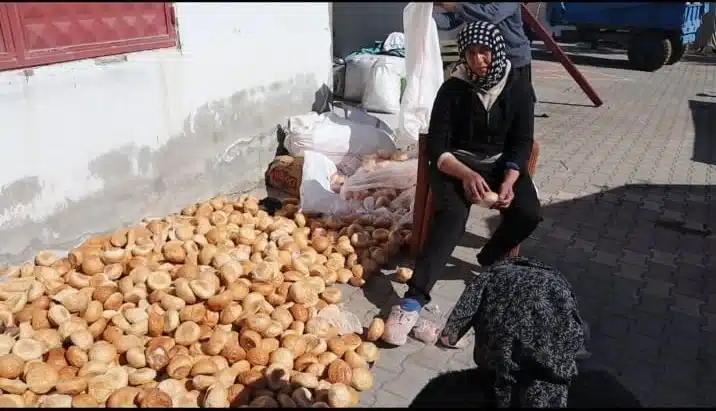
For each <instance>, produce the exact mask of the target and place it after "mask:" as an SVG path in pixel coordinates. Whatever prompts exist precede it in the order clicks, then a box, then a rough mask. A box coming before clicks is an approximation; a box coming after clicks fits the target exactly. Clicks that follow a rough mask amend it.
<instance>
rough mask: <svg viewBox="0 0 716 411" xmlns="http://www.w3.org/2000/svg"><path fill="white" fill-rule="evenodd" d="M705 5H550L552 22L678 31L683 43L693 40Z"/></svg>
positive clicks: (618, 28)
mask: <svg viewBox="0 0 716 411" xmlns="http://www.w3.org/2000/svg"><path fill="white" fill-rule="evenodd" d="M706 10H708V4H707V3H702V2H690V3H688V2H687V3H675V2H669V3H641V2H634V3H607V2H596V3H572V2H559V3H552V4H550V5H549V8H548V10H547V19H548V21H549V22H550V24H551V25H553V26H557V25H568V26H577V27H579V28H592V29H599V30H620V31H622V30H625V31H632V30H661V31H669V32H680V33H681V41H682V44H689V43H693V42H694V41H695V40H696V32H697V30H698V29H699V27H700V26H701V17H702V16H703V14H705V13H706Z"/></svg>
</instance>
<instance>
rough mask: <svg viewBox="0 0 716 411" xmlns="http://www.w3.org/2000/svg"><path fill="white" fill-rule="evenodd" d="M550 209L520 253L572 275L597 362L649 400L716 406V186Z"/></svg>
mask: <svg viewBox="0 0 716 411" xmlns="http://www.w3.org/2000/svg"><path fill="white" fill-rule="evenodd" d="M713 115H714V114H712V116H713ZM711 124H712V125H713V123H711ZM711 130H716V129H715V128H711ZM712 134H713V133H712ZM543 216H544V221H543V222H542V223H541V225H540V226H539V227H538V228H537V230H536V231H535V232H534V233H533V234H532V235H531V236H530V238H528V239H527V240H525V241H524V242H523V244H522V247H521V254H522V255H523V256H525V257H528V258H534V259H536V260H538V261H541V262H543V263H545V264H548V265H551V266H553V267H555V268H557V269H559V270H560V271H561V272H562V273H563V274H564V275H565V277H566V278H567V279H568V280H569V281H570V283H571V285H572V288H573V290H574V292H575V295H576V296H577V299H578V302H579V310H580V314H581V315H582V317H583V318H584V320H585V321H586V322H587V323H588V324H589V325H590V329H591V339H590V341H589V343H588V346H587V349H588V350H589V351H590V352H591V353H592V360H591V361H593V362H594V363H595V364H598V365H599V366H601V367H603V368H605V369H608V370H610V371H611V372H613V373H614V374H615V375H617V376H618V378H619V380H620V382H621V383H622V384H624V385H625V386H626V387H628V388H629V389H631V390H633V391H634V392H635V394H636V395H637V396H638V397H639V398H640V399H641V401H643V402H644V403H646V404H645V406H714V405H716V392H714V390H713V388H712V387H713V384H714V381H716V351H714V350H713V344H714V342H715V341H716V332H714V329H713V327H709V326H708V324H710V323H709V322H708V321H707V318H708V316H710V315H713V313H714V310H716V308H715V307H714V306H713V305H712V302H713V295H716V258H715V257H716V237H715V236H714V235H713V233H714V232H715V231H716V230H715V228H716V227H715V226H716V223H715V222H716V186H713V185H649V184H633V185H626V186H621V187H617V188H613V189H609V190H606V191H603V192H600V193H597V194H594V195H589V196H585V197H580V198H575V199H572V200H566V201H560V202H555V203H551V204H547V205H544V207H543ZM490 219H492V220H498V219H499V217H498V216H494V217H493V216H490V217H488V221H489V220H490ZM686 301H688V303H687V302H686ZM709 301H711V302H709ZM666 370H679V371H678V372H676V371H673V372H670V371H666ZM656 375H659V377H655V376H656Z"/></svg>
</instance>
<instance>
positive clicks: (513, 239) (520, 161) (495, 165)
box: [383, 22, 540, 345]
mask: <svg viewBox="0 0 716 411" xmlns="http://www.w3.org/2000/svg"><path fill="white" fill-rule="evenodd" d="M457 45H458V51H459V53H460V55H461V63H460V64H459V65H458V67H457V69H456V71H455V72H454V74H453V75H452V77H451V78H449V79H448V80H446V81H445V83H444V84H443V85H442V87H440V90H439V91H438V94H437V96H436V98H435V103H434V104H433V109H432V114H431V118H430V127H429V131H428V135H429V137H428V153H429V161H430V171H429V184H430V189H431V190H432V195H433V201H434V203H435V214H434V215H433V216H432V222H431V225H430V232H429V235H428V237H427V239H426V242H425V245H424V248H423V250H422V251H421V253H420V255H419V256H418V258H417V261H416V267H415V272H414V274H413V277H412V279H411V280H410V282H409V283H408V285H409V287H410V288H409V289H408V291H407V292H406V294H405V296H404V297H405V298H404V299H403V300H402V301H401V303H400V304H399V305H396V306H395V307H392V309H391V313H390V316H389V317H388V320H387V322H386V331H385V333H384V335H383V340H385V342H387V343H389V344H393V345H402V344H405V342H406V340H407V336H408V333H409V332H410V330H411V329H412V328H413V327H414V326H415V324H416V322H417V320H418V317H419V314H418V313H419V311H420V309H421V307H422V306H423V305H425V304H426V303H427V302H428V301H429V300H430V290H431V289H432V287H433V285H434V284H435V282H436V281H437V280H438V279H439V278H440V275H441V273H442V271H443V269H444V267H445V264H446V263H447V261H448V258H449V257H450V254H452V252H453V250H454V249H455V246H457V245H458V244H459V242H460V239H461V238H462V235H463V233H464V232H465V225H466V224H467V219H468V215H469V213H470V206H472V204H473V203H475V202H477V201H479V200H481V199H482V198H483V197H485V195H486V193H488V192H493V190H494V192H496V193H497V194H498V195H499V197H498V201H497V203H496V204H495V206H494V207H495V208H498V209H499V210H500V212H501V213H502V216H503V219H502V223H501V224H500V226H499V228H498V229H497V230H496V231H495V233H494V235H493V236H492V238H491V239H490V240H489V242H488V243H487V244H486V245H485V246H484V247H483V249H482V251H481V252H480V253H479V254H478V256H477V260H478V262H479V263H480V265H482V266H488V265H491V264H493V263H495V262H496V261H499V260H501V259H503V258H504V257H506V256H507V254H508V253H509V251H510V250H511V249H512V248H514V247H515V246H517V245H518V244H520V243H521V242H522V241H523V240H524V239H525V238H527V236H529V235H530V233H532V231H534V229H535V228H536V227H537V224H538V223H539V221H540V202H539V199H538V198H537V192H536V191H535V188H534V185H533V184H532V180H531V179H530V177H529V175H528V174H527V162H528V160H529V157H530V153H531V150H532V141H533V131H534V100H533V95H532V89H531V86H530V84H529V83H527V82H523V81H519V79H518V77H517V76H515V75H514V71H513V70H511V67H510V62H509V61H508V59H507V56H506V54H505V41H504V40H503V38H502V35H501V34H500V31H499V30H498V29H497V27H495V26H494V25H493V24H490V23H487V22H475V23H469V24H467V25H465V27H463V29H462V30H461V31H460V34H459V35H458V38H457Z"/></svg>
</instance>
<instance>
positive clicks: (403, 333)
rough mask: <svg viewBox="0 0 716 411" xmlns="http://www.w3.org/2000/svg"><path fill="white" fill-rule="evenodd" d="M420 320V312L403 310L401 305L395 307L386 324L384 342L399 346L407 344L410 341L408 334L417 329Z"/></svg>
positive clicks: (391, 310)
mask: <svg viewBox="0 0 716 411" xmlns="http://www.w3.org/2000/svg"><path fill="white" fill-rule="evenodd" d="M418 318H420V313H419V312H417V311H407V310H404V309H403V308H401V307H400V305H394V306H393V308H391V309H390V315H389V316H388V320H387V321H386V322H385V331H384V332H383V337H382V339H383V341H385V342H387V343H388V344H391V345H397V346H400V345H403V344H405V343H406V342H407V341H408V334H410V330H412V329H413V327H415V323H417V322H418Z"/></svg>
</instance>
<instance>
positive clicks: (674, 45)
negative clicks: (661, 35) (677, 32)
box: [666, 36, 686, 65]
mask: <svg viewBox="0 0 716 411" xmlns="http://www.w3.org/2000/svg"><path fill="white" fill-rule="evenodd" d="M669 43H671V57H669V60H667V61H666V64H667V65H671V64H676V63H678V62H679V60H681V58H682V57H684V53H685V52H686V46H684V45H683V43H681V37H678V36H676V37H672V38H670V39H669Z"/></svg>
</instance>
